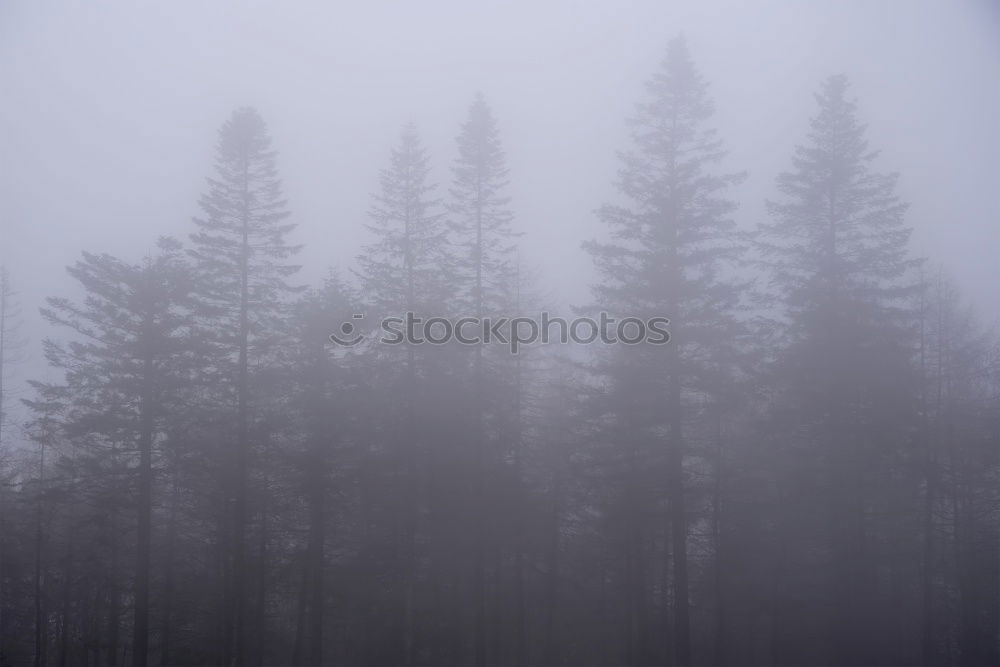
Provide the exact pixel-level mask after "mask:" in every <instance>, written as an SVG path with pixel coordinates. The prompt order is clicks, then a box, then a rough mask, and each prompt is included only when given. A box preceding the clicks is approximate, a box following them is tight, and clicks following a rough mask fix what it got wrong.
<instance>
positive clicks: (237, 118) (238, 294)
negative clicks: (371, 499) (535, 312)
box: [191, 108, 299, 665]
mask: <svg viewBox="0 0 1000 667" xmlns="http://www.w3.org/2000/svg"><path fill="white" fill-rule="evenodd" d="M216 153H217V154H216V165H215V171H216V173H215V176H214V177H212V178H209V179H208V186H209V187H208V192H207V193H206V194H205V195H204V196H202V198H201V201H200V205H201V209H202V212H203V216H202V217H200V218H196V219H195V223H196V225H197V231H196V232H195V233H194V234H193V235H192V236H191V241H192V242H193V246H194V247H193V249H192V250H191V255H192V257H193V258H194V262H195V269H196V271H197V273H198V276H199V279H200V287H199V289H200V291H201V292H202V296H203V299H204V301H205V303H206V304H208V305H210V306H212V307H214V308H215V309H216V313H217V314H216V315H215V316H214V317H213V318H211V319H210V320H209V322H208V323H207V324H208V325H209V326H210V327H211V330H212V331H213V332H214V334H215V336H216V338H215V343H216V346H217V348H218V351H219V353H220V355H221V356H219V357H218V361H217V363H218V370H219V371H220V373H221V374H222V376H223V378H224V380H223V382H224V385H223V388H222V390H223V393H224V395H226V396H228V397H229V400H231V401H232V408H233V409H234V412H235V414H234V423H235V431H236V433H235V437H234V438H233V439H232V443H231V445H232V449H231V454H230V456H229V459H228V464H227V468H228V471H229V485H230V496H229V497H230V498H231V512H230V514H229V517H228V524H229V525H228V526H227V533H228V535H229V540H228V544H227V546H226V553H227V556H226V558H227V578H228V581H227V582H226V585H225V587H224V589H225V591H226V600H225V602H224V606H225V616H224V628H223V632H224V635H225V636H224V637H222V638H221V639H222V656H223V657H224V661H225V662H226V663H227V664H228V663H233V664H236V665H243V664H245V662H246V652H247V639H248V611H247V604H248V603H247V593H248V591H249V590H250V588H251V587H250V585H249V582H248V581H247V545H246V533H247V522H248V518H249V509H248V483H249V476H250V472H249V466H250V457H251V447H252V443H251V430H252V428H253V425H254V406H253V404H252V403H253V396H252V378H251V370H250V369H251V363H252V362H253V363H254V365H256V364H257V363H258V362H260V361H261V360H262V359H264V358H265V357H266V355H267V354H268V353H269V352H272V351H273V348H274V343H275V342H276V339H277V337H278V336H279V334H280V332H281V329H282V318H283V315H284V312H285V297H286V295H287V294H288V293H290V292H292V291H294V289H295V288H294V287H293V286H292V285H291V284H290V283H289V282H288V280H289V278H291V276H292V275H293V274H294V273H295V272H296V271H297V270H298V268H299V267H298V266H296V265H294V264H291V263H289V261H290V258H291V257H292V256H293V255H294V254H295V253H296V252H297V250H298V248H297V247H296V246H291V245H289V244H288V242H287V240H286V237H287V235H288V234H289V232H291V231H292V229H294V227H295V225H294V224H292V223H289V222H288V221H287V218H288V216H289V213H288V211H287V204H286V200H285V198H284V196H283V194H282V188H281V181H280V180H279V179H278V172H277V166H276V153H275V151H274V150H273V149H272V148H271V140H270V137H269V135H268V132H267V127H266V126H265V124H264V121H263V119H262V118H261V116H260V114H259V113H258V112H257V111H256V110H255V109H252V108H242V109H238V110H236V111H235V112H233V114H232V116H231V117H230V118H229V120H227V121H226V122H225V123H224V124H223V125H222V127H221V128H220V129H219V141H218V145H217V149H216ZM258 631H260V629H259V628H258Z"/></svg>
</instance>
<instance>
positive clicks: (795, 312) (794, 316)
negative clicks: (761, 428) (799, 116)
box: [759, 75, 919, 664]
mask: <svg viewBox="0 0 1000 667" xmlns="http://www.w3.org/2000/svg"><path fill="white" fill-rule="evenodd" d="M848 90H849V88H848V81H847V78H846V77H845V76H843V75H837V76H831V77H830V78H828V79H827V80H826V81H825V82H824V83H823V85H822V87H821V89H820V92H819V93H818V94H817V95H816V101H817V103H818V106H819V110H818V113H817V114H816V116H814V118H813V119H812V121H811V124H810V130H809V134H808V138H807V142H806V143H805V144H804V145H801V146H799V147H798V148H796V150H795V155H794V157H793V159H792V167H793V168H792V170H791V171H789V172H786V173H783V174H781V175H780V176H779V177H778V184H777V186H778V190H779V192H780V193H781V195H782V196H781V198H780V199H779V200H777V201H772V202H769V203H768V209H769V213H770V221H769V222H767V223H765V224H763V225H761V230H760V232H761V234H760V237H759V238H760V242H759V249H760V251H761V254H762V256H763V258H764V260H765V262H766V263H767V264H768V266H769V267H770V269H771V272H772V273H771V282H772V286H773V288H774V290H775V292H776V293H777V295H778V303H779V304H780V306H781V310H782V312H783V315H784V323H785V324H784V327H783V331H784V337H785V339H786V340H785V348H784V350H783V351H782V354H781V355H780V356H779V358H778V360H777V366H776V368H775V373H776V377H777V378H778V382H779V386H781V390H782V391H783V392H786V393H783V394H782V396H783V399H782V402H783V403H784V410H786V411H787V410H791V414H794V415H795V423H794V424H788V423H786V424H785V426H786V427H787V428H788V429H789V438H788V443H789V445H788V446H789V447H791V449H790V450H789V452H788V454H789V456H785V457H782V458H783V459H785V460H786V461H788V460H791V456H792V452H794V451H798V452H800V453H802V456H801V458H800V460H801V462H802V465H803V466H804V467H800V468H798V469H797V470H795V471H794V472H792V470H793V469H789V470H788V472H789V473H790V474H792V475H794V476H796V477H798V478H799V479H803V478H813V479H818V480H823V483H822V484H816V485H812V486H811V487H809V488H808V489H803V488H802V486H801V482H800V481H799V482H797V481H796V480H795V479H792V478H785V480H784V482H779V485H782V484H783V485H785V486H786V487H791V486H795V487H797V488H799V489H800V490H801V491H802V492H803V493H806V495H807V496H808V497H801V496H800V497H798V498H797V499H796V501H795V502H792V503H787V502H786V503H785V509H783V510H782V511H783V512H784V511H786V510H792V509H793V508H798V509H799V510H802V511H805V512H807V513H809V517H810V518H809V519H808V520H807V521H808V523H804V524H802V526H803V528H804V529H805V530H809V531H810V532H814V535H813V537H812V538H810V539H812V540H814V541H813V544H817V542H816V540H818V544H819V545H820V548H821V549H825V551H823V552H825V553H826V554H828V556H829V558H830V562H829V565H828V567H813V568H809V570H808V571H803V572H802V575H803V576H804V577H806V578H807V579H815V578H816V577H822V575H821V573H822V572H826V571H832V573H833V574H832V577H831V578H830V580H829V581H827V582H825V583H824V582H822V581H820V582H815V581H813V582H811V583H810V582H809V581H802V582H801V583H797V584H796V585H801V586H803V587H811V586H814V585H828V586H829V587H830V588H829V590H830V591H831V595H832V598H833V600H834V605H833V606H834V612H833V616H832V617H831V619H830V622H829V624H828V626H827V627H828V631H829V634H828V639H829V642H830V647H831V648H830V650H831V651H832V654H830V655H828V656H827V659H829V660H832V661H834V662H837V663H841V664H854V663H855V662H862V663H870V662H886V661H889V662H891V661H892V659H893V656H887V655H884V654H880V653H878V652H877V651H879V650H881V649H883V648H885V647H887V646H888V643H887V642H885V641H879V640H877V639H876V638H875V636H874V635H875V633H877V632H879V631H880V630H879V627H878V625H877V623H876V622H875V620H874V618H871V617H866V610H872V609H874V608H875V606H876V604H875V603H876V601H875V600H874V599H873V598H872V593H873V590H872V587H871V586H868V585H866V584H865V582H866V581H871V580H872V577H874V576H876V575H877V572H878V564H879V562H880V560H881V558H880V557H879V555H878V554H877V553H876V550H877V549H878V548H879V546H878V544H877V543H875V542H873V540H872V539H871V537H872V536H873V535H874V534H875V533H876V532H877V531H878V530H879V529H877V528H875V527H874V526H873V525H872V524H871V521H870V517H872V516H876V515H879V514H880V513H881V512H882V511H883V510H880V503H883V502H885V501H886V499H887V498H888V497H889V495H888V494H886V493H881V494H879V493H876V490H877V489H878V488H879V487H880V486H881V485H883V484H884V483H885V478H884V477H882V475H883V474H888V471H889V470H891V469H892V466H893V465H895V463H894V462H895V461H898V460H899V456H900V452H901V451H902V450H903V449H905V448H906V447H907V443H908V435H907V433H906V428H907V426H906V425H907V421H908V420H907V418H905V417H904V416H905V415H907V414H912V412H911V411H912V410H914V409H915V404H914V401H915V400H916V396H915V395H912V391H911V390H910V389H909V388H911V387H914V386H916V384H917V383H916V382H915V381H914V378H913V377H912V371H913V368H912V365H911V357H912V354H913V350H914V348H915V341H914V339H913V331H912V327H911V326H909V324H910V321H911V320H910V314H909V313H908V299H909V297H910V296H912V295H913V294H914V290H915V289H916V287H917V281H916V280H915V276H914V275H913V270H914V269H915V268H916V266H917V265H918V263H919V262H918V260H915V259H913V258H911V257H910V255H909V248H908V239H909V236H910V230H909V228H908V227H907V226H906V224H905V220H904V214H905V211H906V208H907V207H906V205H905V204H903V203H902V202H900V200H899V198H898V197H897V195H896V194H895V188H896V181H897V176H896V174H880V173H878V172H876V171H875V169H874V161H875V159H876V157H877V153H876V152H874V151H872V150H871V149H870V148H869V146H868V142H867V140H866V139H865V126H864V125H863V124H862V123H861V122H860V121H859V120H858V118H857V111H856V104H855V102H854V101H852V100H851V99H850V98H849V95H848ZM786 414H787V413H786ZM803 430H805V432H807V433H808V434H809V435H807V436H803V435H802V431H803ZM806 452H810V454H808V455H805V453H806ZM805 508H811V509H805ZM810 524H811V526H812V528H805V527H806V526H809V525H810ZM820 527H822V528H821V529H820V530H819V534H815V531H816V529H817V528H820ZM883 528H885V526H883ZM882 534H887V533H885V532H883V533H882ZM814 553H815V551H814ZM872 613H874V612H872ZM776 622H780V620H779V619H776ZM800 648H801V649H802V650H806V651H811V650H814V649H813V648H812V647H807V646H805V645H804V644H802V645H800V646H799V647H789V650H790V651H798V650H799V649H800ZM781 659H789V660H797V659H804V658H803V657H801V656H796V655H795V654H789V655H786V656H783V657H781Z"/></svg>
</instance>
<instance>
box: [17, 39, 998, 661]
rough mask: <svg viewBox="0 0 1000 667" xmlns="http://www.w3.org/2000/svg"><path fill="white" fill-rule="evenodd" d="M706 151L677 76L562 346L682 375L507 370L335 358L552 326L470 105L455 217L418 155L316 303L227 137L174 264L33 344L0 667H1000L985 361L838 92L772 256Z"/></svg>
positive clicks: (87, 260) (994, 445) (688, 68)
mask: <svg viewBox="0 0 1000 667" xmlns="http://www.w3.org/2000/svg"><path fill="white" fill-rule="evenodd" d="M711 117H712V102H711V100H710V98H709V96H708V92H707V86H706V83H705V82H704V81H703V79H702V77H701V76H700V75H699V74H698V72H697V69H696V68H695V66H694V65H693V64H692V62H691V59H690V57H689V54H688V52H687V49H686V46H685V45H684V43H683V41H682V40H680V39H676V40H674V41H672V42H671V44H670V46H669V48H668V50H667V53H666V57H665V58H664V61H663V63H662V64H661V66H660V67H659V68H658V69H657V70H656V71H655V73H654V74H653V76H652V78H650V79H649V82H648V86H647V90H646V93H645V96H644V98H643V99H642V101H641V102H640V103H639V104H638V105H637V107H636V110H635V113H634V116H633V117H632V118H631V119H630V121H629V122H630V128H631V131H632V139H633V140H632V142H631V145H630V146H629V147H627V149H626V150H625V151H624V152H623V153H622V154H621V168H620V171H619V177H618V182H617V188H618V192H619V195H620V196H619V197H618V199H617V201H616V202H614V203H609V204H607V205H605V206H602V207H601V208H599V209H598V211H597V214H598V216H599V217H600V219H601V221H602V222H604V223H605V224H606V225H607V229H608V231H609V233H608V234H607V237H606V238H605V239H604V240H601V241H594V242H591V243H588V244H586V250H587V251H588V252H589V253H590V254H591V256H592V257H593V260H594V264H595V267H596V269H597V271H598V276H599V279H598V282H597V284H596V285H595V286H594V288H593V290H592V299H591V303H589V304H587V305H586V306H583V307H581V308H580V311H581V312H583V313H588V314H596V313H598V312H606V313H609V314H610V315H612V316H615V317H618V318H623V317H629V316H633V317H639V318H642V319H647V318H650V317H658V316H666V317H669V318H670V320H671V324H670V334H671V340H670V342H669V343H668V344H666V345H599V344H595V345H593V346H588V347H586V348H582V349H577V350H576V352H574V353H573V354H562V353H561V348H558V347H539V346H533V347H532V346H529V347H528V348H527V349H524V350H523V351H522V352H520V353H519V354H517V355H512V354H510V352H509V351H508V349H507V348H506V347H505V346H496V345H471V346H467V345H455V344H450V345H422V346H414V345H395V346H392V345H384V344H377V343H373V342H372V340H371V337H369V338H368V339H366V340H364V341H362V342H361V343H359V344H357V345H354V346H351V347H346V346H338V345H335V344H333V343H332V342H331V341H330V339H329V335H330V334H331V333H335V334H338V335H340V334H341V333H345V334H346V333H350V330H351V327H346V326H345V327H343V328H342V327H341V325H342V324H344V323H351V324H352V325H354V326H356V327H357V331H358V332H361V333H364V332H365V331H366V330H370V328H371V327H372V326H374V325H376V324H377V322H378V321H379V319H380V318H382V317H385V316H399V315H401V314H402V313H406V312H412V313H415V314H418V315H423V316H425V317H430V316H445V317H450V318H459V317H466V316H473V317H475V316H480V317H482V316H498V315H505V316H512V315H519V314H524V313H526V312H537V311H538V310H539V309H541V308H543V307H544V305H545V304H544V300H543V299H541V297H539V293H540V292H542V291H543V290H544V285H540V284H538V281H537V280H535V279H533V278H532V277H531V272H530V271H528V270H526V269H524V268H523V267H522V266H521V265H520V262H519V261H518V259H517V245H518V243H520V242H521V241H520V240H519V238H518V237H519V234H518V233H516V232H515V231H514V230H515V229H516V224H515V221H514V215H513V209H512V207H511V204H510V201H509V199H508V196H507V185H508V170H507V166H506V164H505V158H504V152H503V148H502V145H501V139H500V136H499V134H498V130H497V123H496V121H495V119H494V116H493V114H492V112H491V110H490V108H489V106H488V105H487V103H486V101H485V100H484V99H483V97H482V96H477V97H476V99H475V101H474V102H473V104H472V106H471V108H470V109H469V112H468V116H467V120H466V121H465V123H464V124H463V125H462V126H461V128H460V129H459V133H458V139H457V148H458V151H457V157H456V159H455V160H454V163H453V165H452V169H451V179H450V183H449V184H448V186H447V187H436V186H435V185H434V184H432V183H431V180H430V175H431V162H430V160H431V158H430V156H429V155H428V152H427V151H426V150H425V149H424V148H423V147H422V145H421V142H420V139H419V137H418V134H417V131H416V129H415V128H413V127H411V126H407V127H405V128H404V129H403V132H402V135H401V137H400V139H399V141H398V144H397V145H396V147H395V148H394V149H393V151H392V153H391V156H390V157H389V160H388V164H387V166H386V168H385V170H384V171H383V172H382V174H381V180H380V188H379V190H378V192H377V193H376V194H375V196H374V198H373V203H372V207H371V210H370V215H369V220H368V236H367V238H368V239H369V240H368V243H367V245H366V246H365V247H364V249H363V251H362V254H361V255H360V256H359V257H358V261H357V263H356V269H355V270H354V271H352V272H349V273H348V272H344V273H342V274H339V275H338V274H336V273H331V275H330V277H329V278H328V279H327V280H326V281H325V282H323V284H322V285H319V286H316V287H312V288H308V289H306V288H303V287H301V286H299V284H298V283H297V282H296V272H297V270H298V268H299V267H298V266H297V265H296V264H295V254H296V251H297V250H298V248H297V247H296V246H294V245H292V244H291V242H290V240H289V237H290V234H291V232H292V231H293V229H294V224H293V223H292V222H290V220H291V217H290V214H289V209H288V205H287V203H286V201H285V198H284V195H283V194H282V185H281V181H280V179H279V176H278V170H277V166H276V153H275V151H274V150H273V149H272V147H271V143H270V139H269V137H268V133H267V130H266V127H265V124H264V122H263V120H262V119H261V117H260V116H259V115H258V114H257V112H255V111H254V110H253V109H248V108H244V109H240V110H238V111H236V112H235V113H233V115H232V117H231V118H230V119H229V120H228V121H226V122H225V123H224V124H223V125H222V127H221V129H220V131H219V136H218V145H217V157H216V164H215V170H214V174H213V175H212V176H211V177H210V178H209V179H208V184H207V188H206V191H205V194H204V196H203V197H202V198H201V200H200V208H201V211H202V213H201V215H200V217H199V218H197V219H196V220H194V225H193V229H192V233H191V235H190V237H189V238H188V239H187V240H186V241H185V242H181V241H178V240H172V239H164V240H162V241H161V242H160V244H159V246H158V250H157V252H156V253H154V254H152V255H150V256H148V257H145V258H142V259H141V260H140V261H138V262H137V263H134V262H133V261H127V260H123V259H119V258H116V257H112V256H110V255H106V254H91V253H84V254H83V256H82V257H81V259H80V260H79V261H78V262H77V263H76V264H74V265H73V266H71V267H69V274H70V275H71V276H72V278H73V279H74V280H75V281H76V283H78V286H79V288H80V289H81V291H80V293H81V294H82V296H81V297H80V298H75V299H68V298H62V297H53V298H51V299H49V300H48V303H47V305H46V307H45V308H43V311H42V312H43V314H44V316H45V318H46V319H47V320H48V321H49V322H50V323H51V324H52V325H53V327H55V330H56V331H58V332H59V334H60V335H59V336H58V337H57V338H56V339H53V340H47V341H45V343H44V349H45V355H46V358H47V360H48V363H49V364H50V365H51V366H52V367H53V369H56V370H57V371H58V373H57V374H55V376H57V377H58V378H59V379H58V380H57V381H54V382H33V383H32V384H31V387H32V395H31V396H30V397H29V398H27V399H25V401H24V402H25V404H26V406H27V408H29V409H30V414H31V418H30V420H29V422H28V423H27V424H25V426H24V428H25V431H24V432H25V433H26V434H27V438H26V439H25V441H24V442H23V443H22V444H21V446H17V447H15V446H14V442H13V439H12V438H11V435H10V431H11V429H10V428H9V427H8V428H7V429H5V430H4V431H3V432H2V436H3V445H4V450H3V451H2V457H0V462H2V468H0V479H2V486H0V665H28V664H31V665H34V666H35V667H39V666H41V665H60V667H65V666H66V665H93V666H95V667H97V666H100V665H108V666H115V665H124V664H131V665H136V666H141V665H147V664H152V665H271V664H292V665H321V664H322V665H327V664H329V665H341V664H343V665H354V664H370V665H464V664H474V665H477V666H486V665H490V666H499V665H529V664H530V665H584V664H630V665H649V664H665V665H692V664H718V665H726V664H732V665H752V664H761V665H764V664H786V665H804V664H814V665H826V664H838V665H851V664H853V665H874V664H879V665H888V664H894V665H905V664H910V665H916V664H928V665H982V664H996V663H997V662H998V659H1000V658H998V652H997V646H998V640H1000V634H998V628H1000V615H998V589H1000V580H998V563H1000V551H998V540H1000V535H998V518H1000V516H998V511H1000V507H998V501H1000V497H998V496H1000V493H998V491H1000V485H998V473H1000V461H998V451H1000V363H998V360H1000V355H998V351H1000V347H998V340H997V338H996V337H995V336H993V335H992V334H991V333H990V332H989V331H987V330H985V329H983V328H982V327H981V326H980V325H978V324H977V323H976V320H975V317H974V316H973V314H972V313H971V312H970V311H969V310H968V309H967V308H966V307H965V306H963V305H962V301H961V298H960V297H959V295H957V294H956V292H955V289H954V288H953V287H952V286H951V285H950V284H949V283H948V281H947V280H946V279H945V278H944V277H943V276H942V272H941V271H940V270H937V269H931V268H930V267H929V266H928V265H926V264H925V263H924V262H922V261H920V260H919V259H918V258H915V257H914V256H913V255H912V253H911V251H910V249H909V247H908V242H909V235H910V230H909V228H908V227H907V225H906V222H905V213H906V205H905V204H904V203H903V202H901V201H900V200H899V198H898V197H897V195H896V193H895V190H896V176H895V175H893V174H882V173H879V172H878V170H877V169H876V167H875V153H874V151H873V149H872V148H871V147H870V146H869V145H868V143H867V140H866V137H865V127H864V125H863V123H862V122H861V120H860V119H859V117H858V112H857V109H856V106H855V102H854V101H853V98H852V96H851V93H850V89H849V86H848V82H847V80H846V79H845V78H844V77H843V76H833V77H830V78H829V79H827V80H826V81H824V82H823V83H822V85H821V86H820V88H819V92H818V94H817V95H816V112H815V115H814V116H813V117H812V120H811V124H810V129H809V132H808V134H807V135H806V136H805V137H804V138H802V140H801V144H800V146H799V148H797V149H796V151H795V153H794V155H793V156H791V161H790V164H789V167H788V171H787V172H785V173H782V174H781V175H780V176H779V177H778V179H777V183H776V186H775V189H774V194H773V200H771V201H769V202H768V216H767V219H766V220H765V221H762V222H761V223H760V224H759V225H758V226H757V227H756V229H754V230H753V231H752V232H747V231H745V230H742V231H741V230H740V229H737V227H736V224H735V222H734V220H733V215H734V212H735V210H736V208H737V203H736V201H735V200H734V199H733V194H732V193H733V188H734V186H736V185H737V184H738V183H739V182H740V180H741V178H742V175H741V174H731V173H726V172H725V171H724V170H723V169H722V167H721V165H722V163H723V159H724V157H725V155H726V153H725V147H724V143H723V139H722V138H720V137H719V136H718V135H717V134H716V133H715V131H714V130H713V128H712V125H711ZM595 157H596V158H597V159H600V157H601V156H595ZM959 222H960V221H959ZM948 224H954V222H953V221H948ZM553 261H554V262H558V259H557V258H554V259H553ZM3 287H4V289H3V290H2V294H3V295H4V301H3V302H2V305H3V308H0V310H2V311H3V314H4V315H5V316H6V315H10V316H11V317H13V315H12V313H13V312H14V311H13V310H12V306H11V305H10V303H9V300H8V299H7V294H8V289H7V280H6V278H4V281H3ZM361 313H363V314H364V315H365V317H364V320H363V321H362V320H359V319H357V318H354V317H353V316H354V315H355V314H361ZM5 321H7V324H2V323H0V324H2V326H0V331H7V327H8V324H9V323H10V322H9V318H8V320H5ZM366 327H367V328H368V329H366ZM345 337H347V338H349V337H350V336H345ZM2 340H3V339H2V337H0V359H3V358H5V351H4V347H3V343H2ZM2 377H3V370H2V366H0V378H2ZM2 397H3V393H2V386H0V407H2V406H3V403H2V400H3V398H2Z"/></svg>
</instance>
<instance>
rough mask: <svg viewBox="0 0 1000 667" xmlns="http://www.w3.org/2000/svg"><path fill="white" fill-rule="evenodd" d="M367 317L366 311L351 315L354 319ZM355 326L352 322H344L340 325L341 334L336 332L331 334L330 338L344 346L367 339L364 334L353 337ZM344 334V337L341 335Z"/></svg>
mask: <svg viewBox="0 0 1000 667" xmlns="http://www.w3.org/2000/svg"><path fill="white" fill-rule="evenodd" d="M364 318H365V315H364V313H354V314H353V315H351V319H352V320H363V319H364ZM355 330H356V328H355V326H354V324H353V323H351V322H344V323H343V324H341V325H340V334H341V335H340V336H338V335H337V334H335V333H332V334H330V340H331V341H332V342H334V343H336V344H337V345H340V346H342V347H353V346H355V345H357V344H358V343H360V342H361V341H363V340H364V339H365V336H364V334H361V333H359V334H356V335H354V337H353V338H352V337H351V336H352V335H353V334H354V333H355ZM341 336H343V338H342V337H341Z"/></svg>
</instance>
